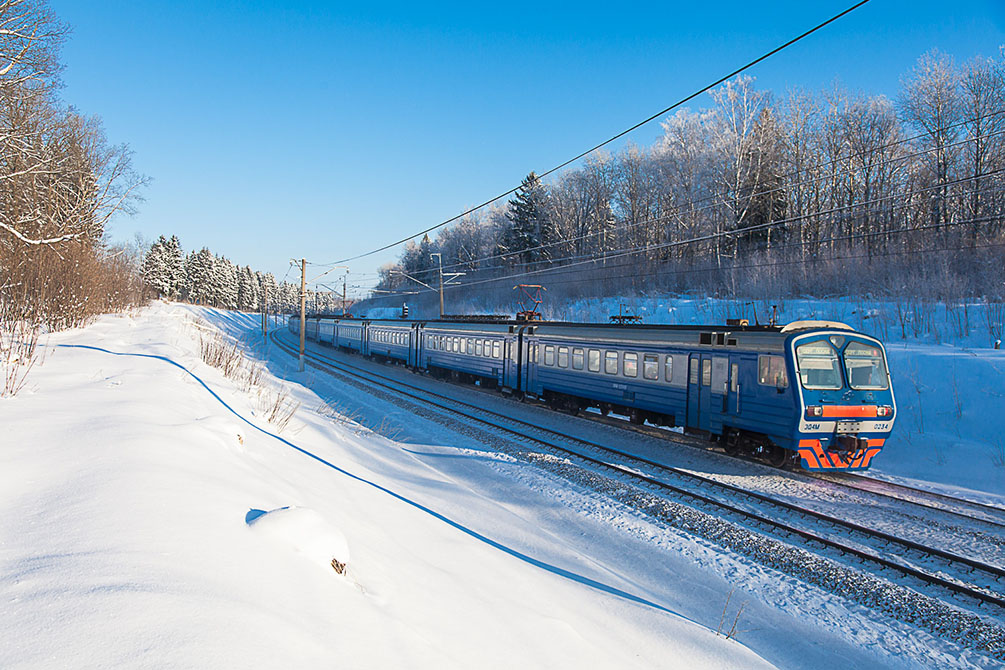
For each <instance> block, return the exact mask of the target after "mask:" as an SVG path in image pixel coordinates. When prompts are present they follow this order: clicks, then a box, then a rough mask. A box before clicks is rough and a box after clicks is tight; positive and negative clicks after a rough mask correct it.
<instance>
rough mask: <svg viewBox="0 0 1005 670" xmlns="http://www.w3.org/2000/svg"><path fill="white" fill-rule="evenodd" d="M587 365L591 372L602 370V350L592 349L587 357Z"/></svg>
mask: <svg viewBox="0 0 1005 670" xmlns="http://www.w3.org/2000/svg"><path fill="white" fill-rule="evenodd" d="M587 366H588V369H589V370H590V372H600V350H598V349H590V353H589V354H588V358H587Z"/></svg>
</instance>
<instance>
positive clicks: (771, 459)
mask: <svg viewBox="0 0 1005 670" xmlns="http://www.w3.org/2000/svg"><path fill="white" fill-rule="evenodd" d="M767 461H768V465H770V466H771V467H773V468H785V467H786V466H787V465H788V464H789V450H788V449H782V448H781V447H779V446H777V445H776V446H772V447H771V448H770V449H769V451H768V453H767Z"/></svg>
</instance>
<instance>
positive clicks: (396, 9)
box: [50, 0, 1005, 278]
mask: <svg viewBox="0 0 1005 670" xmlns="http://www.w3.org/2000/svg"><path fill="white" fill-rule="evenodd" d="M50 1H51V5H52V7H53V9H54V10H55V12H56V13H57V14H58V16H59V17H60V18H61V19H62V20H63V21H64V22H66V23H68V24H69V25H70V26H71V28H72V34H71V35H70V37H69V39H68V41H67V44H66V45H65V48H64V50H63V62H64V64H65V66H66V69H65V72H64V81H65V84H66V86H65V89H64V91H63V97H64V98H65V100H66V101H67V102H68V103H70V104H72V105H74V106H76V107H78V108H79V109H80V110H81V111H83V112H85V113H88V114H96V115H98V116H100V117H102V119H103V120H104V124H105V128H106V130H107V133H108V136H109V139H110V140H111V141H112V142H114V143H119V142H125V143H128V144H129V145H130V146H131V147H132V149H133V151H134V164H135V167H136V168H137V169H138V170H139V171H140V172H142V173H144V174H146V175H148V176H150V177H151V178H152V182H151V184H150V186H149V187H148V188H147V189H146V190H145V193H144V195H145V198H146V200H145V202H143V203H141V205H140V211H139V213H138V214H137V215H136V216H133V217H119V218H118V219H116V220H115V221H114V223H113V226H112V235H113V238H115V239H119V240H125V239H130V238H132V237H133V235H134V234H135V233H137V232H139V233H141V234H143V235H144V236H145V237H147V238H148V239H149V240H151V241H152V240H153V239H156V237H157V235H160V234H166V235H170V234H177V235H178V236H179V238H180V239H181V242H182V245H183V247H184V248H185V249H186V250H192V249H198V248H200V247H202V246H208V247H209V248H210V249H212V250H213V251H214V252H216V253H218V254H223V255H226V256H228V257H229V258H231V259H232V260H233V261H235V262H236V263H239V264H242V265H246V264H250V265H251V266H252V267H254V268H256V269H259V270H265V271H271V272H273V273H275V274H276V275H277V277H279V278H282V277H283V276H284V275H285V274H286V271H287V266H288V261H289V259H290V258H301V257H306V258H307V259H308V260H309V261H314V262H317V263H325V262H332V261H335V260H338V259H340V258H345V257H349V256H354V255H356V254H359V253H362V252H365V251H368V250H370V249H373V248H376V247H378V246H383V244H385V243H388V242H392V241H395V240H397V239H399V238H401V237H404V236H406V235H408V234H409V233H411V232H414V231H416V230H421V229H423V228H426V227H428V226H430V225H433V224H435V223H438V222H439V221H442V220H444V219H446V218H449V217H451V216H453V215H455V214H457V213H459V212H461V211H463V210H464V209H465V208H466V207H468V206H470V205H472V204H476V203H478V202H481V201H483V200H485V199H487V198H489V197H491V196H493V195H496V194H498V193H500V192H503V191H505V190H507V189H509V188H511V187H513V186H515V185H517V184H519V182H520V180H521V178H522V177H523V176H524V175H526V174H527V173H528V172H530V171H531V170H536V171H538V172H541V171H543V170H546V169H548V168H550V167H552V166H554V165H556V164H558V163H561V162H563V161H564V160H566V159H567V158H569V157H571V156H573V155H576V154H577V153H579V152H580V151H582V150H584V149H586V148H588V147H589V146H592V145H593V144H595V143H597V142H599V141H601V140H603V139H605V138H606V137H608V136H610V135H613V134H614V133H616V132H619V131H621V130H622V129H624V128H626V127H628V126H631V125H633V124H634V123H636V122H637V121H640V120H641V119H643V118H646V117H647V116H649V115H651V114H653V113H655V112H656V111H658V110H660V109H662V108H664V107H666V106H668V105H669V104H671V103H672V102H674V101H675V100H677V99H679V98H681V97H684V96H685V95H687V94H689V93H691V92H692V91H694V90H696V89H699V88H701V87H703V86H704V85H705V84H707V83H709V82H711V81H714V80H715V79H718V78H719V77H720V76H722V75H723V74H725V73H727V72H729V71H731V70H733V69H735V68H736V67H737V66H739V65H740V64H742V63H745V62H747V61H748V60H751V59H752V58H754V57H756V56H759V55H760V54H761V53H763V52H764V51H767V50H769V49H770V48H773V47H774V46H776V45H778V44H780V43H781V42H784V41H785V40H787V39H789V38H790V37H792V36H794V35H796V34H798V33H800V32H802V31H803V30H805V29H807V28H809V27H811V26H813V25H815V24H817V23H819V22H821V21H823V20H824V19H826V18H829V17H830V16H831V15H833V14H836V13H837V12H839V11H841V10H842V9H844V8H846V7H847V6H849V5H850V4H852V2H851V0H842V1H840V2H835V1H833V0H819V1H817V2H768V3H750V2H723V1H721V2H717V3H694V2H687V3H672V2H662V3H630V2H621V3H612V2H603V3H589V2H579V3H568V4H566V3H544V4H542V5H540V6H533V5H530V4H528V3H518V4H513V3H498V4H493V5H484V6H483V3H473V2H468V3H438V4H436V5H432V6H423V5H421V4H420V3H402V4H398V3H366V2H360V3H345V2H331V3H329V2H320V1H316V2H308V1H293V0H286V1H282V0H275V1H273V2H238V1H230V2H211V1H207V2H189V1H185V0H141V1H140V2H136V1H135V0H133V1H131V2H126V1H121V0H103V1H100V2H97V1H82V0H50ZM1001 44H1005V1H1003V0H958V1H957V2H952V3H947V2H944V1H943V2H936V1H929V0H920V1H914V2H911V1H907V0H872V2H870V3H868V4H867V5H865V6H864V7H862V8H860V9H858V10H856V11H855V12H853V13H852V14H851V15H849V16H847V17H845V18H844V19H842V20H841V21H840V22H838V23H837V24H834V25H832V26H830V27H828V28H826V29H824V31H822V32H820V33H817V34H816V35H814V36H811V37H810V38H808V39H807V40H805V41H804V42H801V43H799V44H797V45H795V46H794V47H792V48H790V49H788V50H786V51H783V52H782V53H780V54H778V55H777V56H775V57H773V58H772V59H771V60H769V61H768V62H766V63H763V64H761V65H759V66H757V67H756V68H754V69H753V70H752V71H751V72H750V74H751V75H753V76H755V77H756V78H757V83H758V86H760V87H762V88H768V89H772V90H774V91H775V92H778V93H780V92H784V91H785V90H786V89H788V88H790V87H804V88H808V89H811V90H819V89H821V88H823V87H826V86H829V85H831V84H833V83H834V82H835V81H840V82H841V83H842V84H843V85H845V86H846V87H848V88H851V89H854V90H862V91H866V92H868V93H883V94H887V95H891V96H892V95H895V94H896V90H897V86H898V81H899V79H900V78H901V76H902V75H904V74H905V73H906V72H907V71H909V70H910V68H911V67H912V65H913V64H914V61H915V60H916V59H917V57H918V56H919V55H920V54H921V53H923V52H924V51H927V50H928V49H931V48H933V47H936V48H939V49H941V50H943V51H945V52H948V53H951V54H953V55H954V56H956V58H957V59H958V60H966V59H969V58H971V57H972V56H974V55H977V54H982V55H985V56H991V55H996V54H997V52H998V47H999V45H1001ZM707 105H708V100H707V98H703V99H700V100H698V101H695V102H694V103H693V104H692V107H701V106H707ZM659 130H660V128H659V124H658V122H656V121H654V122H652V123H651V124H649V125H648V126H645V127H643V128H641V129H639V130H637V131H635V132H634V133H633V134H632V135H631V136H630V138H629V139H630V141H634V142H635V143H637V144H641V145H649V144H651V143H652V142H653V141H655V140H656V138H657V137H658V136H659ZM616 146H617V145H616ZM396 255H397V253H396V251H390V252H385V253H383V254H380V255H377V256H372V257H370V258H367V259H364V260H362V261H359V262H357V263H355V264H354V266H353V271H354V272H358V273H361V274H365V273H372V272H374V271H375V269H376V268H377V267H378V266H379V265H380V264H381V263H384V262H387V261H388V260H391V259H393V258H395V257H396ZM290 276H291V277H292V276H293V273H291V274H290Z"/></svg>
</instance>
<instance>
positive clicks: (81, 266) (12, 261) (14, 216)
mask: <svg viewBox="0 0 1005 670" xmlns="http://www.w3.org/2000/svg"><path fill="white" fill-rule="evenodd" d="M66 31H67V29H66V27H65V26H64V25H63V24H61V23H60V22H59V21H58V20H57V19H56V17H55V16H54V15H53V14H52V12H51V11H50V9H49V7H48V6H47V4H46V3H45V2H44V0H0V344H3V348H4V350H8V349H10V347H11V346H12V345H11V340H12V338H14V335H13V334H12V333H13V331H14V330H15V329H16V330H18V331H19V332H21V333H22V334H23V333H25V332H27V333H30V332H33V331H35V330H37V329H38V328H46V329H49V330H57V329H61V328H67V327H71V326H78V325H81V324H83V323H86V321H87V320H88V319H90V318H91V317H92V316H94V315H96V314H100V313H102V312H106V311H110V310H117V309H122V308H124V307H126V306H129V305H131V304H135V303H136V302H137V301H139V300H140V299H141V293H142V286H141V284H140V281H139V275H138V273H137V272H136V269H137V268H136V263H137V260H138V259H137V256H136V254H133V253H130V252H129V251H128V250H127V249H126V248H125V247H118V248H113V247H111V246H110V245H108V244H106V243H105V241H104V234H105V226H106V224H107V222H108V220H109V218H110V217H111V216H112V215H113V214H115V213H116V212H120V211H124V210H125V211H128V210H129V209H130V207H131V205H132V203H133V200H134V199H135V196H136V189H137V187H139V186H140V185H141V184H142V183H143V181H144V180H143V178H142V177H140V176H138V175H136V174H135V173H134V172H133V170H132V166H131V161H130V153H129V150H128V148H127V147H125V146H115V145H112V144H110V143H109V142H108V140H107V139H106V137H105V134H104V131H103V129H102V126H101V123H100V121H99V120H98V119H97V118H94V117H89V116H85V115H84V114H82V113H81V112H79V111H77V110H76V109H74V108H72V107H69V106H68V105H66V104H65V103H63V102H62V101H61V100H60V99H59V97H58V95H57V92H58V90H59V87H60V79H59V74H60V70H61V65H60V61H59V48H60V45H61V43H62V41H63V37H64V35H65V34H66ZM0 353H2V352H0Z"/></svg>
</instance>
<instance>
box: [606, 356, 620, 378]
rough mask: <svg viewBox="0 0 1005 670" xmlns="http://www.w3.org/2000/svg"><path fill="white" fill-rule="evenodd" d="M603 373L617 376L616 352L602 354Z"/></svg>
mask: <svg viewBox="0 0 1005 670" xmlns="http://www.w3.org/2000/svg"><path fill="white" fill-rule="evenodd" d="M604 372H606V373H607V374H609V375H616V374H618V352H616V351H606V352H604Z"/></svg>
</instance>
